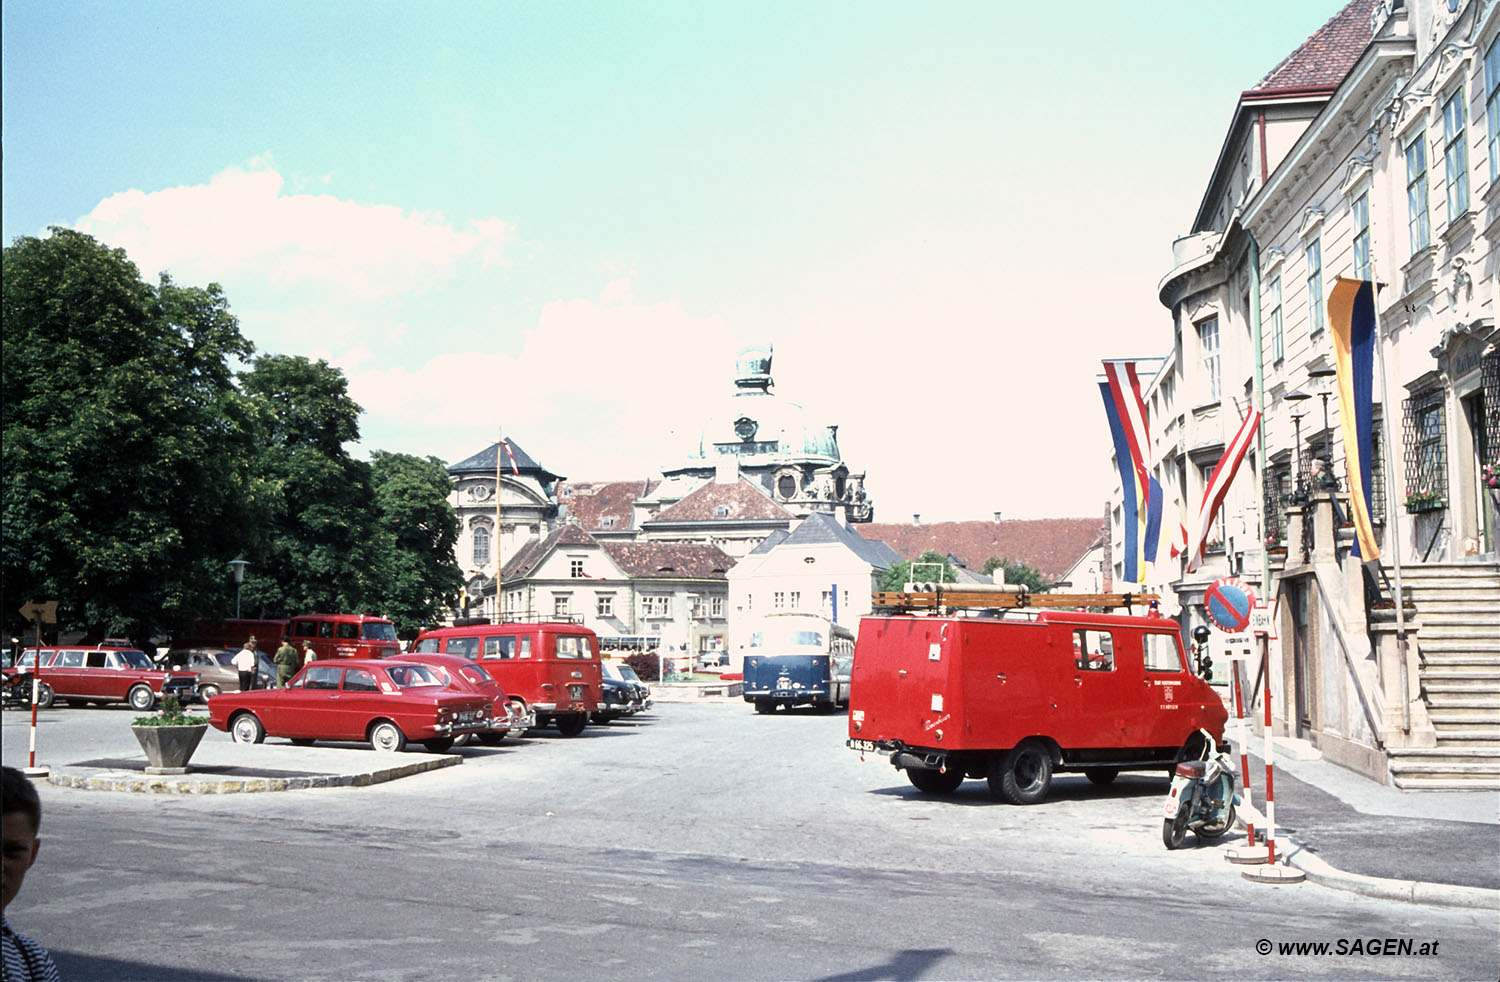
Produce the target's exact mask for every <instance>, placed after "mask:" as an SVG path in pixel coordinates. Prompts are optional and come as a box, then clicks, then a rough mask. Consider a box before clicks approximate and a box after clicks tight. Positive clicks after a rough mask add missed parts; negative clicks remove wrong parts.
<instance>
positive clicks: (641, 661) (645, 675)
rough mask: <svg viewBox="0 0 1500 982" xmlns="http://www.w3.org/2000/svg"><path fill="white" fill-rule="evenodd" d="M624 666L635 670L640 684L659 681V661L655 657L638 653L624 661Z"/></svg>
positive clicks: (645, 653) (641, 652) (646, 653)
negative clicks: (639, 678)
mask: <svg viewBox="0 0 1500 982" xmlns="http://www.w3.org/2000/svg"><path fill="white" fill-rule="evenodd" d="M625 664H627V665H629V666H630V667H631V668H632V669H634V670H635V674H637V675H639V676H640V677H641V681H642V682H660V681H661V660H660V659H659V658H657V656H656V655H653V654H650V653H648V652H645V651H638V652H636V653H635V654H633V655H631V656H630V657H629V658H626V659H625Z"/></svg>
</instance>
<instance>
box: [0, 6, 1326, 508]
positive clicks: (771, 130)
mask: <svg viewBox="0 0 1500 982" xmlns="http://www.w3.org/2000/svg"><path fill="white" fill-rule="evenodd" d="M1338 9H1339V4H1337V3H1333V2H1312V0H1266V2H1261V3H1257V4H1254V5H1242V4H1227V3H1209V2H1185V0H1170V2H1169V0H1163V2H1148V3H1142V4H1119V3H1105V2H1083V3H1075V4H1071V5H1062V4H1036V3H1020V2H1001V0H995V2H990V3H957V2H939V3H931V4H913V3H891V2H856V0H849V2H838V3H816V2H814V3H778V2H769V3H762V4H731V3H720V2H707V3H705V2H701V0H700V2H692V3H665V2H654V0H648V2H644V3H639V4H630V3H624V2H616V3H594V2H573V3H541V2H537V3H499V2H491V3H431V4H396V3H357V4H356V3H344V2H317V3H297V4H292V3H280V2H257V3H246V4H204V3H201V2H199V3H163V2H135V3H118V4H106V3H68V2H62V3H58V2H48V3H42V2H36V0H7V2H6V3H5V4H4V5H3V7H0V44H3V79H0V82H3V87H0V99H3V118H0V143H3V152H4V167H3V211H0V215H3V233H4V239H5V241H6V243H9V242H11V241H13V240H14V238H15V237H16V236H20V235H35V234H40V233H41V232H42V230H43V229H45V228H46V227H47V226H49V225H68V226H73V227H77V228H81V229H84V230H85V231H88V232H90V233H91V234H93V235H95V236H97V237H98V238H100V239H102V240H104V241H106V242H109V243H111V244H113V245H118V246H120V247H122V248H125V249H126V251H127V252H128V253H129V254H130V256H131V258H132V259H134V260H135V261H136V263H137V264H138V265H139V266H140V267H141V271H142V273H143V275H145V276H146V277H147V278H148V279H154V278H155V276H156V274H157V273H158V272H160V271H162V270H167V271H170V272H171V274H172V275H173V277H174V278H175V279H176V280H177V281H178V282H181V283H187V284H199V285H201V284H205V283H208V282H210V281H213V282H219V283H221V284H222V285H223V286H224V288H225V290H226V292H227V294H228V296H229V300H230V303H231V306H232V308H233V309H234V311H235V312H236V314H237V315H238V316H239V318H240V326H241V330H242V331H243V332H244V333H245V334H246V336H248V337H249V338H250V339H251V340H253V341H254V342H255V343H256V345H257V347H258V349H259V350H261V351H263V352H284V353H291V354H302V355H307V356H309V357H315V358H317V357H321V358H327V359H328V360H329V361H330V362H332V363H333V364H335V365H338V366H339V367H340V368H342V369H343V370H344V371H345V373H346V374H347V375H348V376H349V379H350V388H351V393H352V394H353V396H354V398H355V399H356V400H357V401H358V402H359V403H360V404H361V405H363V406H364V407H365V410H366V413H365V416H364V417H363V419H362V432H363V441H362V446H363V449H365V450H368V449H374V448H379V449H385V450H395V451H404V452H409V453H420V454H433V455H436V456H438V457H441V458H443V459H444V460H447V461H450V462H451V461H454V460H458V459H460V458H462V457H465V456H468V455H469V454H471V453H473V452H475V451H477V450H479V449H482V448H483V447H484V446H485V445H487V444H488V443H490V442H493V440H494V438H495V433H496V432H497V429H498V428H499V427H501V426H503V427H504V429H505V432H506V433H507V434H509V435H511V436H513V437H514V438H515V439H516V440H517V441H518V442H519V443H520V444H521V445H522V446H523V447H525V449H526V450H527V451H528V452H529V453H530V454H532V456H534V457H536V458H537V459H538V460H539V461H541V462H542V463H543V464H544V465H545V466H547V467H549V468H550V469H552V470H553V471H555V472H558V473H561V474H564V475H566V476H568V477H570V478H573V479H576V480H607V479H626V478H640V477H645V476H648V475H650V474H654V473H656V472H658V471H659V469H660V467H661V466H662V465H663V464H665V463H668V462H670V461H676V460H678V459H680V457H681V455H682V453H683V448H684V447H685V446H687V445H688V444H689V443H696V439H697V432H698V428H699V427H700V426H701V423H702V421H703V419H704V418H705V417H706V416H707V415H710V414H711V413H712V412H713V409H714V407H715V406H716V405H717V404H718V402H720V401H721V400H722V399H723V398H724V397H725V396H727V394H728V392H729V390H730V384H731V383H730V378H731V371H730V370H731V366H732V360H733V355H734V352H735V351H736V350H738V349H739V348H741V347H743V346H745V345H748V344H753V343H771V344H773V345H774V346H775V352H776V356H775V364H774V368H773V371H774V375H775V377H776V382H777V388H776V392H777V393H778V394H779V395H780V396H781V397H782V398H785V399H789V400H792V401H794V402H798V403H800V404H802V405H803V406H805V407H807V409H808V410H809V412H810V413H811V414H812V415H813V416H814V417H815V418H816V419H817V420H818V421H819V422H824V423H835V424H838V425H839V439H840V444H841V447H842V449H843V452H844V456H845V459H846V460H847V461H848V463H849V464H850V465H851V466H852V467H853V468H855V469H864V470H865V471H866V472H867V474H868V477H867V487H868V489H869V491H870V493H871V494H872V496H873V497H874V499H875V504H876V517H877V519H879V520H882V521H909V520H910V518H911V515H912V514H913V513H916V512H920V513H921V514H922V520H923V521H924V522H926V521H937V520H947V519H966V518H988V517H989V516H990V515H991V514H992V513H993V512H995V511H1001V512H1003V513H1004V514H1005V515H1006V516H1007V517H1013V518H1022V517H1062V516H1077V515H1094V514H1102V512H1103V507H1104V501H1105V500H1106V498H1107V495H1108V492H1109V486H1110V475H1109V474H1108V471H1107V457H1108V453H1109V434H1108V429H1107V426H1106V423H1105V419H1104V414H1103V410H1102V407H1101V405H1100V403H1099V398H1098V394H1097V391H1096V390H1095V389H1094V387H1093V381H1094V377H1095V374H1096V372H1097V370H1098V360H1099V359H1100V358H1102V357H1125V356H1156V355H1161V354H1163V353H1164V352H1165V348H1166V346H1167V345H1168V344H1169V343H1170V329H1171V321H1170V317H1169V316H1168V312H1167V311H1166V309H1165V308H1163V307H1161V306H1160V304H1159V303H1158V302H1157V300H1156V286H1157V283H1158V282H1159V280H1160V279H1161V277H1162V276H1163V275H1165V274H1166V273H1167V272H1168V270H1169V268H1170V256H1171V253H1170V250H1171V243H1172V239H1173V237H1174V236H1176V235H1178V234H1181V233H1182V232H1185V231H1186V230H1187V228H1188V226H1189V224H1190V222H1191V221H1192V217H1193V214H1194V212H1195V210H1196V208H1197V205H1198V202H1199V199H1200V197H1201V195H1202V193H1203V189H1204V186H1205V184H1206V181H1207V179H1208V175H1209V169H1210V168H1211V167H1212V165H1213V163H1214V160H1215V158H1216V156H1217V154H1218V152H1219V148H1220V145H1221V144H1222V141H1223V138H1224V133H1225V129H1226V127H1227V126H1228V124H1229V122H1230V118H1231V113H1232V111H1233V109H1234V105H1235V101H1236V98H1237V96H1238V94H1239V93H1240V92H1241V91H1242V90H1244V89H1247V88H1249V87H1251V86H1252V85H1254V84H1255V82H1256V81H1257V80H1258V79H1259V78H1260V77H1261V76H1262V75H1264V74H1265V73H1266V72H1267V71H1269V70H1270V68H1271V67H1273V66H1274V65H1275V64H1276V63H1277V62H1278V61H1279V60H1280V59H1281V58H1283V57H1285V56H1286V55H1287V54H1289V53H1290V52H1291V51H1292V50H1293V49H1294V48H1296V46H1297V45H1298V44H1300V43H1301V42H1302V41H1303V40H1305V39H1306V38H1307V36H1308V35H1310V34H1311V33H1312V32H1313V31H1314V30H1316V29H1317V28H1318V27H1319V26H1320V25H1321V24H1323V23H1324V22H1325V21H1326V20H1327V19H1328V18H1329V17H1331V16H1332V15H1333V14H1334V13H1335V12H1336V11H1337V10H1338ZM1252 13H1253V16H1251V14H1252Z"/></svg>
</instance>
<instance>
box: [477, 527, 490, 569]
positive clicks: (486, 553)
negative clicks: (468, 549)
mask: <svg viewBox="0 0 1500 982" xmlns="http://www.w3.org/2000/svg"><path fill="white" fill-rule="evenodd" d="M489 561H490V530H489V529H488V528H487V527H485V526H483V525H476V526H475V527H474V565H475V566H485V565H487V564H488V563H489Z"/></svg>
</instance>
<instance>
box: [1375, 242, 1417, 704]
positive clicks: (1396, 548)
mask: <svg viewBox="0 0 1500 982" xmlns="http://www.w3.org/2000/svg"><path fill="white" fill-rule="evenodd" d="M1379 283H1380V281H1379V280H1378V279H1376V277H1375V257H1374V256H1373V255H1372V256H1371V257H1370V312H1371V314H1372V316H1373V317H1374V320H1375V340H1376V348H1375V360H1376V361H1377V362H1378V363H1379V364H1380V432H1381V435H1382V436H1383V438H1384V442H1385V456H1386V462H1385V527H1386V528H1387V529H1388V530H1389V531H1390V534H1391V567H1392V569H1393V570H1394V572H1395V574H1396V650H1397V652H1399V653H1400V657H1401V732H1403V733H1410V732H1411V677H1410V675H1409V673H1408V671H1407V665H1406V651H1407V641H1406V598H1405V595H1404V594H1403V593H1402V592H1401V533H1400V530H1399V529H1397V528H1396V520H1395V518H1394V517H1393V516H1392V515H1391V504H1392V502H1394V501H1395V500H1396V474H1395V469H1394V468H1392V467H1391V446H1392V443H1391V400H1390V395H1389V393H1388V392H1387V391H1386V382H1385V338H1384V337H1383V336H1382V334H1381V330H1380V286H1379Z"/></svg>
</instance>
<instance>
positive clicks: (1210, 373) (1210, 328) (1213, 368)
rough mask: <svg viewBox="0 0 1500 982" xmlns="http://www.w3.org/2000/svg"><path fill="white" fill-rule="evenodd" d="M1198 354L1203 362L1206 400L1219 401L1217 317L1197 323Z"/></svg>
mask: <svg viewBox="0 0 1500 982" xmlns="http://www.w3.org/2000/svg"><path fill="white" fill-rule="evenodd" d="M1198 356H1199V358H1200V359H1201V360H1202V363H1203V378H1204V383H1205V385H1206V386H1207V391H1208V401H1209V402H1218V401H1219V319H1218V318H1217V317H1210V318H1209V319H1208V320H1206V321H1203V322H1202V323H1200V324H1199V325H1198Z"/></svg>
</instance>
